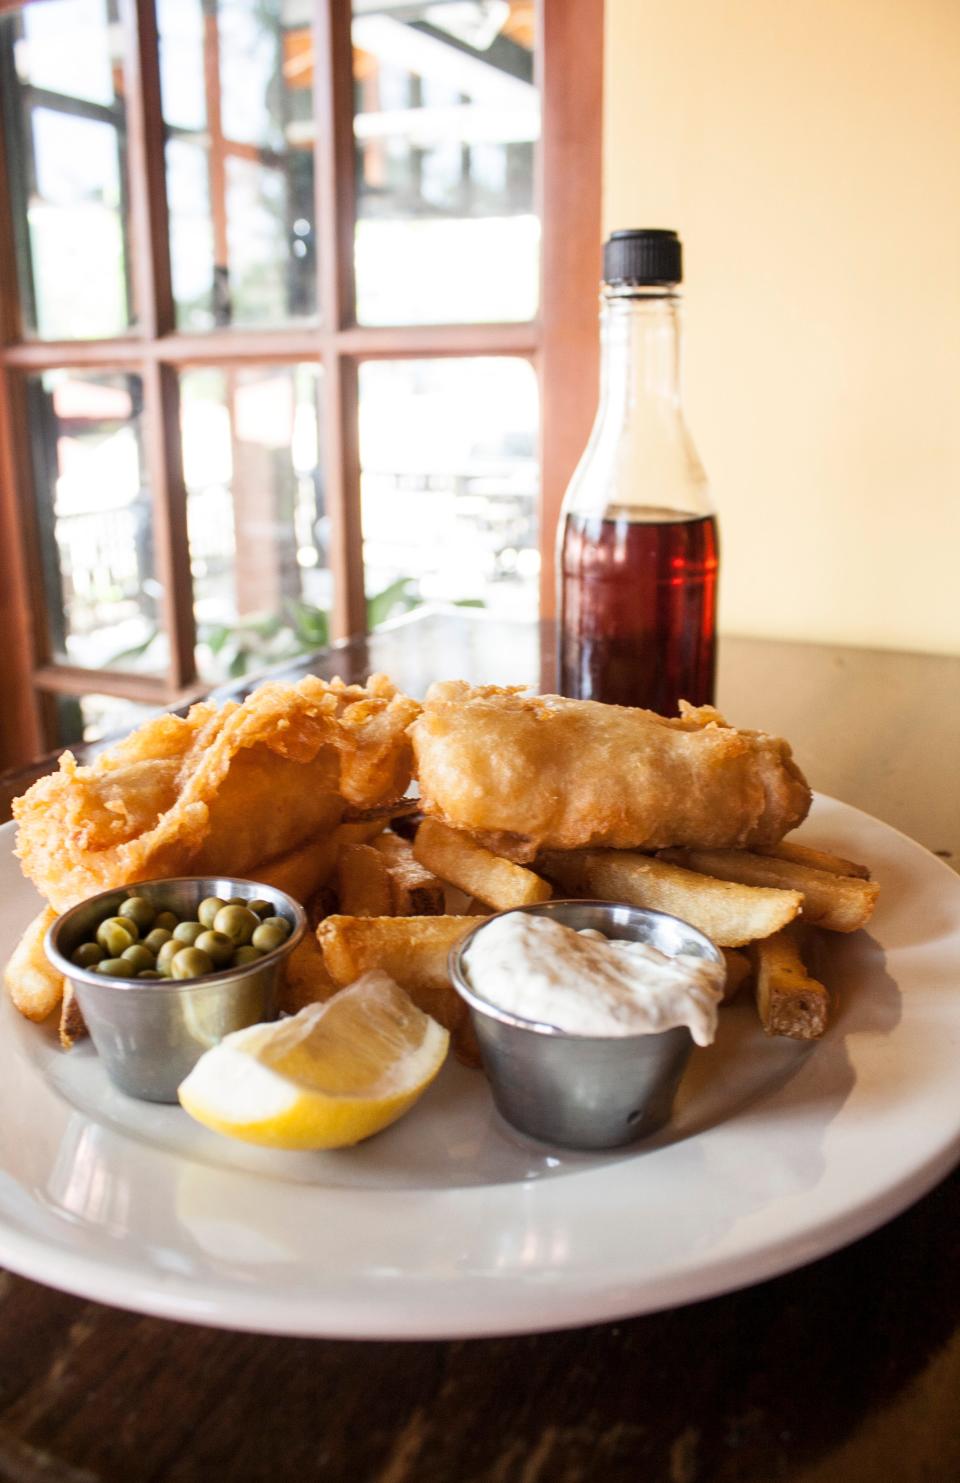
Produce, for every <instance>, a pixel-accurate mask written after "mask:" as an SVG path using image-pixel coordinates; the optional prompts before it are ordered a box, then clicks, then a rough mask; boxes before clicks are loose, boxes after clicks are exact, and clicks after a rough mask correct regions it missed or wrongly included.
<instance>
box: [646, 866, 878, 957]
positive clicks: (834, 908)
mask: <svg viewBox="0 0 960 1483" xmlns="http://www.w3.org/2000/svg"><path fill="white" fill-rule="evenodd" d="M657 858H658V859H659V860H670V861H673V862H674V863H675V864H676V865H681V866H687V867H689V869H691V870H702V871H703V872H704V874H705V875H709V876H714V877H716V878H717V879H718V880H724V881H737V882H739V884H740V885H742V886H768V887H773V888H775V889H777V890H782V891H799V892H800V893H801V895H802V897H803V919H804V921H805V922H809V923H811V924H814V925H816V926H817V927H826V928H827V929H828V931H830V932H856V930H857V928H858V927H863V926H865V924H866V923H867V922H868V921H869V920H870V917H871V916H872V915H873V908H874V906H875V905H876V902H877V896H878V894H879V891H880V887H879V886H878V885H877V884H876V882H875V881H865V880H862V879H861V878H860V877H859V876H850V875H834V874H833V873H832V872H831V871H829V870H815V869H814V868H813V867H812V866H810V865H797V864H794V863H793V862H792V861H790V860H778V859H775V858H773V857H772V856H770V855H754V854H752V853H751V852H750V851H749V850H663V851H661V853H660V854H659V855H658V856H657ZM766 935H768V934H766V933H765V934H764V936H766Z"/></svg>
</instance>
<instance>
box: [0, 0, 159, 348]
mask: <svg viewBox="0 0 960 1483" xmlns="http://www.w3.org/2000/svg"><path fill="white" fill-rule="evenodd" d="M120 44H121V43H120V27H119V25H118V24H117V23H116V20H115V17H112V15H111V13H110V12H109V11H108V8H107V4H106V3H105V0H47V3H45V4H43V5H30V6H28V7H27V8H26V9H25V10H23V11H19V12H16V13H13V14H8V15H5V16H0V98H2V102H3V133H4V138H5V142H6V151H7V168H8V171H9V174H10V195H11V209H12V213H13V223H14V234H15V238H16V244H17V268H18V277H19V288H20V298H21V305H22V312H23V321H24V326H25V329H26V331H27V333H28V334H34V335H40V336H42V337H44V338H46V339H65V340H67V339H81V338H88V337H89V338H96V337H98V336H107V335H116V334H121V333H123V331H125V330H126V329H127V328H128V327H129V325H130V323H131V321H132V308H131V302H130V286H129V282H128V270H127V265H128V245H127V240H126V235H125V219H126V215H127V209H126V181H125V177H124V169H125V160H124V157H125V150H126V110H125V107H124V103H123V97H122V92H121V91H120V88H121V82H120V78H121V62H122V57H121V53H120V50H119V48H120ZM81 286H82V291H81Z"/></svg>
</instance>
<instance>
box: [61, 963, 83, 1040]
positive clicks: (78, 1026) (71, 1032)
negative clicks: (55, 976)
mask: <svg viewBox="0 0 960 1483" xmlns="http://www.w3.org/2000/svg"><path fill="white" fill-rule="evenodd" d="M89 1033H90V1032H89V1031H88V1029H87V1025H86V1021H85V1020H84V1018H83V1010H82V1009H81V1008H80V1004H79V1002H78V1000H77V991H76V989H75V988H74V987H73V984H72V983H71V982H70V981H69V979H66V978H65V979H64V980H63V999H62V1001H61V1004H60V1044H61V1045H62V1046H63V1049H64V1050H72V1049H73V1047H74V1046H75V1045H76V1043H77V1041H78V1040H82V1039H83V1037H84V1035H88V1034H89Z"/></svg>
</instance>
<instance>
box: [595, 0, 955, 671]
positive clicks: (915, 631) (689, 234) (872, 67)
mask: <svg viewBox="0 0 960 1483" xmlns="http://www.w3.org/2000/svg"><path fill="white" fill-rule="evenodd" d="M606 36H607V55H606V104H605V107H606V116H605V177H604V187H605V211H604V217H605V223H606V226H607V229H608V230H610V229H613V228H615V227H627V226H668V227H675V228H676V229H677V230H678V231H679V232H680V234H681V236H682V238H683V241H684V249H685V254H686V272H687V286H686V299H687V307H686V362H685V383H686V393H687V398H686V399H687V408H688V414H689V420H690V424H691V428H692V431H693V434H694V437H695V440H696V442H697V444H698V446H699V449H700V452H701V455H702V457H703V460H704V463H705V464H706V467H707V471H708V473H709V474H710V477H711V481H712V484H713V489H714V494H715V499H716V503H717V506H718V509H719V512H720V517H721V522H722V525H721V529H722V539H723V542H724V547H723V562H724V567H723V586H722V594H721V623H722V625H723V627H724V628H725V629H726V630H727V631H729V632H734V633H747V634H757V635H769V636H776V637H793V638H804V639H817V640H823V641H837V642H844V643H852V644H858V645H873V646H877V647H885V648H902V649H930V650H938V651H940V652H957V651H960V4H958V3H957V0H607V13H606ZM934 700H935V697H931V701H934Z"/></svg>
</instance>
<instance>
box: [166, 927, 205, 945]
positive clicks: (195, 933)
mask: <svg viewBox="0 0 960 1483" xmlns="http://www.w3.org/2000/svg"><path fill="white" fill-rule="evenodd" d="M202 931H203V928H202V927H201V925H200V923H199V922H178V923H177V925H176V926H175V927H174V929H173V940H174V942H181V943H183V945H184V946H185V947H193V944H194V943H195V942H196V940H197V938H198V937H199V936H200V933H201V932H202Z"/></svg>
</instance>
